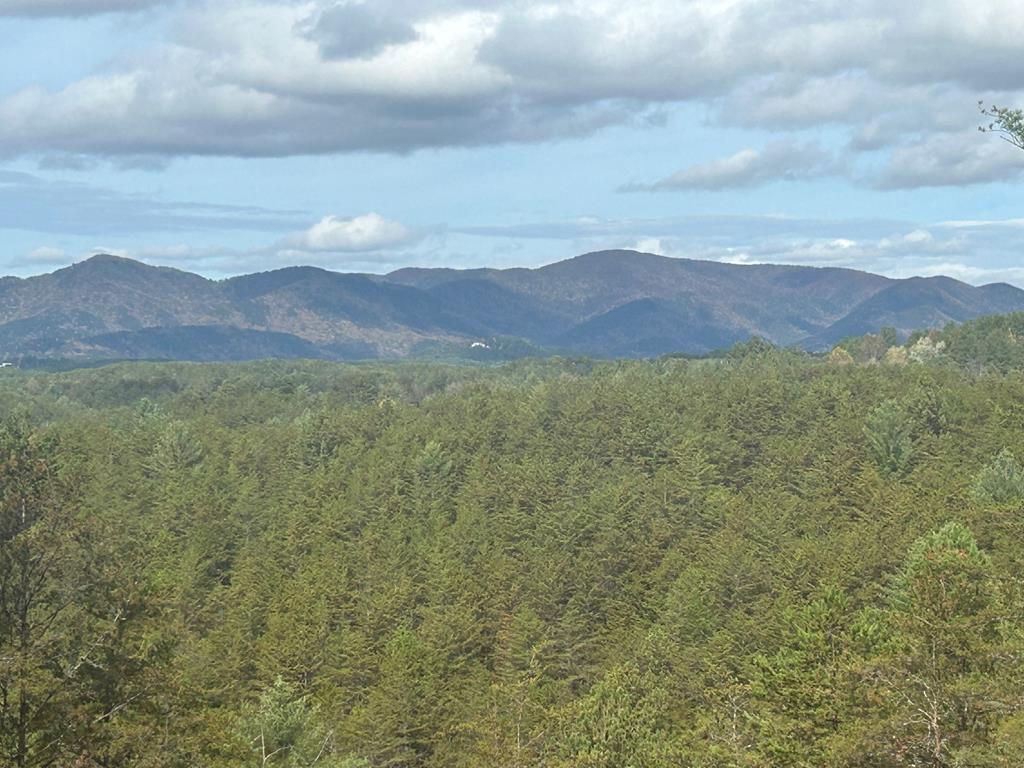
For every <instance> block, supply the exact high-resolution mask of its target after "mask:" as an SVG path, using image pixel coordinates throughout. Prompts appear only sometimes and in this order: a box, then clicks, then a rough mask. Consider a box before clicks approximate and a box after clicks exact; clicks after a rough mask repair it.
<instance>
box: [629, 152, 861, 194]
mask: <svg viewBox="0 0 1024 768" xmlns="http://www.w3.org/2000/svg"><path fill="white" fill-rule="evenodd" d="M840 167H841V166H840V163H839V161H838V160H837V159H836V158H835V157H834V156H833V155H832V154H831V153H829V152H826V151H825V150H823V149H822V148H821V147H819V146H818V145H816V144H796V143H792V142H776V143H773V144H769V145H768V146H766V147H765V148H764V149H742V150H740V151H739V152H736V153H735V154H732V155H729V156H728V157H724V158H721V159H719V160H712V161H711V162H708V163H699V164H697V165H692V166H690V167H688V168H684V169H682V170H681V171H676V172H675V173H673V174H672V175H671V176H667V177H666V178H664V179H661V180H660V181H656V182H654V183H653V184H632V185H627V186H625V187H623V191H627V192H635V191H641V190H646V191H653V190H661V189H700V190H718V189H734V188H737V187H754V186H760V185H762V184H768V183H770V182H773V181H796V180H801V179H813V178H818V177H821V176H827V175H830V174H834V173H837V172H838V171H839V170H840Z"/></svg>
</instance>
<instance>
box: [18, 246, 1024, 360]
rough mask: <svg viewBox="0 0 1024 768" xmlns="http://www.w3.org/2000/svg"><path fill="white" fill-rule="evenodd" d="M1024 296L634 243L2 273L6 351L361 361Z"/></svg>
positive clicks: (779, 329)
mask: <svg viewBox="0 0 1024 768" xmlns="http://www.w3.org/2000/svg"><path fill="white" fill-rule="evenodd" d="M1018 310H1024V291H1022V290H1021V289H1019V288H1015V287H1013V286H1011V285H1007V284H1005V283H998V284H991V285H985V286H980V287H977V286H972V285H968V284H966V283H962V282H960V281H958V280H954V279H952V278H949V277H929V278H921V277H915V278H908V279H903V280H896V279H892V278H886V277H882V276H880V275H875V274H871V273H868V272H859V271H856V270H850V269H837V268H819V267H799V266H783V265H767V264H766V265H737V264H724V263H720V262H711V261H696V260H690V259H674V258H668V257H664V256H657V255H654V254H649V253H638V252H636V251H598V252H594V253H587V254H584V255H582V256H577V257H575V258H573V259H568V260H566V261H561V262H558V263H555V264H550V265H548V266H544V267H540V268H537V269H525V268H515V269H469V270H455V269H421V268H409V269H401V270H398V271H396V272H392V273H391V274H388V275H382V276H381V275H365V274H350V273H339V272H331V271H328V270H324V269H319V268H317V267H288V268H284V269H278V270H274V271H270V272H261V273H256V274H251V275H242V276H239V277H234V278H230V279H227V280H209V279H207V278H204V277H201V276H199V275H195V274H192V273H189V272H184V271H181V270H177V269H172V268H169V267H154V266H149V265H146V264H143V263H140V262H137V261H133V260H131V259H125V258H121V257H117V256H107V255H101V256H94V257H92V258H90V259H88V260H86V261H83V262H80V263H78V264H75V265H73V266H71V267H67V268H65V269H60V270H57V271H56V272H53V273H50V274H46V275H39V276H36V277H30V278H24V279H21V278H10V277H8V278H0V357H2V358H3V359H11V358H15V359H16V358H19V357H35V358H83V359H92V360H95V359H125V358H129V359H131V358H145V359H177V360H239V359H251V358H259V357H323V358H329V359H362V358H374V357H385V358H387V357H404V356H409V355H416V354H421V353H428V352H430V351H431V350H435V351H436V350H439V349H440V350H449V351H450V350H466V349H474V350H476V349H487V348H490V346H491V344H492V342H493V341H494V340H495V339H515V340H521V342H522V345H521V346H520V347H519V348H525V349H544V350H552V351H558V352H562V353H571V354H588V355H596V356H616V357H641V356H653V355H660V354H666V353H671V352H684V353H694V354H698V353H703V352H707V351H710V350H712V349H716V348H722V347H726V346H729V345H731V344H733V343H735V342H737V341H742V340H745V339H747V338H750V337H751V336H755V335H756V336H762V337H764V338H766V339H768V340H770V341H772V342H774V343H776V344H782V345H789V344H799V345H802V346H805V347H807V348H809V349H814V350H818V349H827V348H829V347H831V346H832V345H834V344H835V343H836V342H838V341H839V340H840V339H842V338H844V337H847V336H853V335H861V334H864V333H870V332H873V331H877V330H878V329H879V328H881V327H883V326H893V327H895V328H896V329H897V330H898V331H901V332H903V333H907V332H910V331H912V330H914V329H917V328H923V327H938V326H942V325H945V324H946V323H949V322H962V321H964V320H969V319H971V318H975V317H980V316H983V315H989V314H1000V313H1004V312H1011V311H1018ZM474 344H475V345H476V346H474ZM482 344H486V345H487V347H482V346H481V345H482Z"/></svg>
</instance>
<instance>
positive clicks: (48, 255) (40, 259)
mask: <svg viewBox="0 0 1024 768" xmlns="http://www.w3.org/2000/svg"><path fill="white" fill-rule="evenodd" d="M69 258H70V257H69V256H68V255H67V253H66V252H65V251H62V250H61V249H60V248H52V247H50V246H47V245H42V246H40V247H38V248H34V249H33V250H31V251H29V252H28V255H27V256H26V257H25V260H26V261H29V262H32V263H33V264H63V263H65V262H67V261H68V260H69Z"/></svg>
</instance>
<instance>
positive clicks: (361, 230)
mask: <svg viewBox="0 0 1024 768" xmlns="http://www.w3.org/2000/svg"><path fill="white" fill-rule="evenodd" d="M414 239H415V235H414V233H413V232H411V231H410V230H409V229H408V228H407V227H405V225H403V224H401V223H399V222H397V221H392V220H390V219H385V218H384V217H383V216H381V215H380V214H377V213H366V214H363V215H362V216H355V217H353V218H339V217H338V216H325V217H324V218H322V219H321V220H320V221H319V222H317V223H316V224H314V225H313V226H312V227H310V228H309V229H307V230H306V231H304V232H300V233H296V234H294V235H292V236H290V237H288V238H287V239H286V240H285V243H284V244H285V245H286V246H288V247H291V248H294V249H296V250H301V251H325V252H335V253H363V252H369V251H380V250H384V249H387V248H394V247H396V246H400V245H405V244H408V243H409V242H411V241H412V240H414Z"/></svg>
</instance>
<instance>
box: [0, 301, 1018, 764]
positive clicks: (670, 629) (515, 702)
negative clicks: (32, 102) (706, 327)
mask: <svg viewBox="0 0 1024 768" xmlns="http://www.w3.org/2000/svg"><path fill="white" fill-rule="evenodd" d="M981 323H982V325H980V326H973V327H971V328H968V329H961V330H959V331H957V333H959V334H960V335H959V337H958V340H955V339H954V338H953V337H952V336H948V337H947V338H943V339H940V340H930V341H929V343H930V344H932V349H933V351H936V350H940V349H941V350H943V351H942V353H941V355H942V356H939V352H936V353H935V354H936V356H935V357H934V358H932V362H927V363H914V362H906V360H905V359H904V363H905V364H888V365H886V364H877V363H873V364H870V365H864V364H851V363H849V362H846V363H844V364H840V363H838V362H827V361H823V360H815V359H812V358H808V357H806V356H802V355H799V354H796V353H791V352H778V351H773V350H770V349H767V348H765V347H764V346H763V345H757V344H754V345H749V346H747V347H744V348H740V349H737V350H735V354H734V355H733V356H732V357H731V358H729V359H727V360H712V361H708V360H702V361H686V360H679V359H666V360H660V361H646V362H615V363H592V362H585V361H565V360H550V361H528V362H521V363H517V364H513V365H509V366H505V367H502V368H493V369H483V368H470V367H465V368H460V367H452V366H428V365H412V364H393V365H387V366H386V365H379V364H378V365H372V366H369V365H337V364H329V363H320V362H300V363H286V362H273V363H262V364H244V365H238V366H229V365H204V366H199V365H188V364H135V365H127V364H125V365H118V366H114V367H110V368H101V369H95V370H81V371H73V372H70V373H63V374H40V373H26V372H22V371H11V370H4V371H0V413H2V414H3V419H2V421H0V423H2V427H0V489H2V491H0V583H3V584H4V585H6V586H5V588H4V590H2V591H0V659H14V660H16V663H5V664H0V690H2V691H3V692H4V696H3V697H2V698H0V755H2V757H0V760H3V761H6V763H10V764H13V765H22V764H24V765H46V764H50V765H69V766H71V765H111V766H113V765H132V766H150V765H152V766H182V767H183V768H184V767H185V766H206V765H210V766H223V767H224V768H232V767H233V766H239V767H241V766H249V765H268V766H309V765H319V766H332V767H334V768H338V767H340V766H344V767H345V768H356V767H357V766H358V767H361V768H367V767H372V768H385V767H390V768H395V767H397V766H403V767H405V768H441V767H442V766H443V767H444V768H459V767H460V766H465V768H479V766H496V767H499V768H500V767H503V766H507V767H508V768H512V767H513V766H516V767H518V768H522V767H524V766H535V767H537V768H541V767H544V768H548V767H557V768H584V767H585V768H622V767H623V766H637V767H642V768H675V767H676V766H702V767H704V766H706V767H707V768H711V767H712V766H715V767H719V766H759V767H760V766H764V767H767V766H771V767H772V768H780V767H788V766H791V767H793V768H809V767H810V766H836V767H842V766H847V767H851V768H852V767H857V768H879V767H883V768H897V767H899V768H903V767H905V766H948V767H949V768H952V766H966V765H970V766H992V767H995V766H1017V765H1021V764H1022V762H1024V701H1022V697H1021V690H1024V685H1022V684H1024V679H1022V672H1024V667H1022V664H1021V658H1022V654H1024V637H1022V630H1024V598H1022V594H1021V589H1020V583H1019V578H1020V573H1021V572H1022V568H1024V544H1022V542H1024V517H1022V511H1021V510H1022V509H1024V470H1022V469H1021V466H1020V464H1019V463H1018V458H1019V457H1024V432H1022V431H1021V429H1020V424H1021V420H1020V418H1019V417H1020V413H1021V403H1024V378H1022V377H1021V376H1020V375H1019V374H1018V373H1016V372H1014V373H1010V374H1008V375H1004V374H1001V373H998V372H995V371H996V370H997V369H993V368H988V369H987V372H986V373H985V375H980V376H979V375H976V374H974V373H972V372H971V370H969V369H971V368H973V367H975V363H978V362H981V361H982V359H984V360H988V358H989V355H992V356H993V359H994V358H995V357H999V359H1001V360H1003V361H1005V363H1006V365H1008V366H1010V368H1009V369H1008V370H1014V371H1015V370H1017V369H1015V368H1014V367H1013V366H1014V365H1015V361H1019V360H1020V359H1021V358H1020V357H1018V358H1013V357H1008V356H1006V355H1005V354H1004V353H1005V352H1006V350H1007V349H1010V348H1011V346H1012V348H1013V349H1017V348H1019V347H1020V342H1019V340H1018V339H1017V336H1016V335H1015V333H1016V332H1015V330H1014V329H1015V328H1017V327H1018V321H1017V320H1013V319H1011V320H1006V319H1004V320H1003V321H1002V325H999V324H996V323H994V322H987V321H981ZM950 333H952V331H951V332H950ZM922 338H923V337H922ZM929 338H930V337H929ZM939 341H942V342H943V343H944V344H945V343H946V342H948V346H943V347H940V345H939ZM1008 345H1009V346H1008ZM1013 345H1016V346H1013ZM954 349H956V350H959V352H957V353H956V354H961V353H963V354H968V355H973V356H974V361H973V362H972V363H971V364H970V365H967V366H966V367H964V366H961V365H960V364H958V362H957V360H956V359H954V358H953V357H952V354H953V353H952V351H951V350H954ZM890 357H891V358H892V359H894V360H896V359H899V357H898V356H890ZM849 358H850V355H847V356H846V359H847V361H848V360H849ZM37 567H38V568H39V570H32V569H36V568H37ZM22 609H23V610H22Z"/></svg>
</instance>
